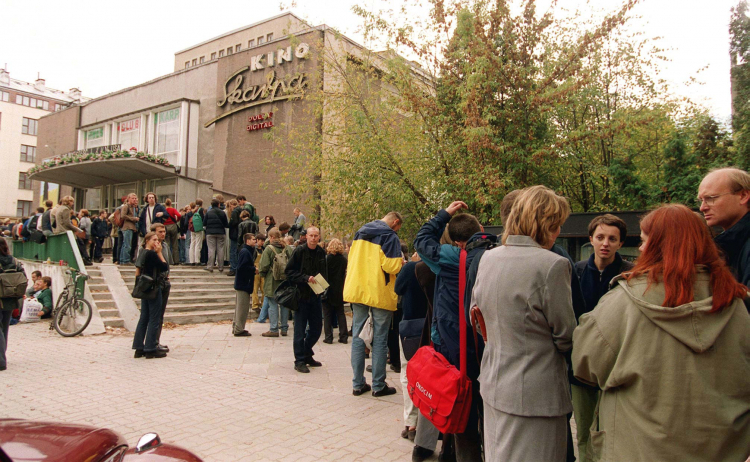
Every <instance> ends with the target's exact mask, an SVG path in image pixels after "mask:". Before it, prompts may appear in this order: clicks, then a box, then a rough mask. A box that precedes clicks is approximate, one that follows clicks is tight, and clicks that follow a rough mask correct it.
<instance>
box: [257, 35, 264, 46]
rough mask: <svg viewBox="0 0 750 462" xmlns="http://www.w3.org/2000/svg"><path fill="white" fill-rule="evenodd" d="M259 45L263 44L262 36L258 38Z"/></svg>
mask: <svg viewBox="0 0 750 462" xmlns="http://www.w3.org/2000/svg"><path fill="white" fill-rule="evenodd" d="M261 43H263V36H260V37H258V45H260V44H261Z"/></svg>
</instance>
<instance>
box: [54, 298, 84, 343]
mask: <svg viewBox="0 0 750 462" xmlns="http://www.w3.org/2000/svg"><path fill="white" fill-rule="evenodd" d="M91 314H92V309H91V304H90V303H89V302H88V301H86V300H84V299H81V298H79V299H73V301H72V302H71V303H67V304H65V306H63V307H62V308H60V311H58V312H57V316H55V330H56V331H57V333H58V334H60V335H62V336H63V337H75V336H76V335H78V334H80V333H81V332H83V331H84V329H86V327H88V325H89V322H91Z"/></svg>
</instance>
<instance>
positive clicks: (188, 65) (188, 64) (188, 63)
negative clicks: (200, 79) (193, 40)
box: [185, 61, 190, 69]
mask: <svg viewBox="0 0 750 462" xmlns="http://www.w3.org/2000/svg"><path fill="white" fill-rule="evenodd" d="M189 67H190V61H185V69H187V68H189Z"/></svg>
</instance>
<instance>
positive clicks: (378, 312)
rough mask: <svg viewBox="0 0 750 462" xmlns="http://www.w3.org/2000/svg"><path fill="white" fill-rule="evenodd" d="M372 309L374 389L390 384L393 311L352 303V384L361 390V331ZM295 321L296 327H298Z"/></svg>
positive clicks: (363, 364) (362, 343)
mask: <svg viewBox="0 0 750 462" xmlns="http://www.w3.org/2000/svg"><path fill="white" fill-rule="evenodd" d="M370 310H372V329H373V336H372V389H373V391H380V390H382V389H384V388H385V387H387V386H388V384H386V383H385V358H386V355H387V354H388V329H389V328H390V326H391V319H392V318H393V311H388V310H384V309H381V308H373V307H370V306H367V305H362V304H359V303H352V336H353V339H352V372H353V373H354V378H353V379H352V386H353V387H354V389H355V390H359V389H361V388H362V387H364V386H365V384H366V383H367V381H366V380H365V375H364V373H365V342H364V341H363V340H362V339H361V338H359V333H360V332H362V328H363V327H364V325H365V322H367V319H368V318H369V316H370ZM296 327H297V326H296V321H295V328H296Z"/></svg>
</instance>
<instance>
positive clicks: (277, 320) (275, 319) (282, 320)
mask: <svg viewBox="0 0 750 462" xmlns="http://www.w3.org/2000/svg"><path fill="white" fill-rule="evenodd" d="M265 299H266V300H267V301H264V302H263V306H264V307H265V304H266V303H268V318H269V319H270V320H271V332H278V331H279V328H281V332H286V331H287V330H289V308H287V307H285V306H281V305H279V303H278V302H277V301H276V300H275V299H273V298H271V297H266V298H265ZM279 311H281V317H279ZM261 314H263V313H261ZM279 324H281V325H279Z"/></svg>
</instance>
